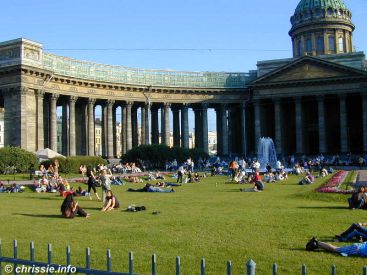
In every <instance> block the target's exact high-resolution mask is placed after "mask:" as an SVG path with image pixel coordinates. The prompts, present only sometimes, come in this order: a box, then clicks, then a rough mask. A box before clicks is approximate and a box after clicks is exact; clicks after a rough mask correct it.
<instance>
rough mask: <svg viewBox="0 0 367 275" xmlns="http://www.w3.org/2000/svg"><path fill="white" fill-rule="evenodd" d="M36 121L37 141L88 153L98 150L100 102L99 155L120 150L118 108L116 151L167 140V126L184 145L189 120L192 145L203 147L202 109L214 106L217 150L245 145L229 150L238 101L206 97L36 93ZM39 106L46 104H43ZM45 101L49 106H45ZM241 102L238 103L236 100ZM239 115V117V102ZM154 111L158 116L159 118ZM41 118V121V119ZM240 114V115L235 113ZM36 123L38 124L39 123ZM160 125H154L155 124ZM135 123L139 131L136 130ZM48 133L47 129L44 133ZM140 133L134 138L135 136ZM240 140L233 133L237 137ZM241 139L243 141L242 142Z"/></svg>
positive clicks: (69, 151)
mask: <svg viewBox="0 0 367 275" xmlns="http://www.w3.org/2000/svg"><path fill="white" fill-rule="evenodd" d="M37 104H38V106H39V108H37V112H38V115H37V118H38V121H37V125H38V128H39V129H40V136H43V134H42V133H41V130H43V125H47V127H46V128H48V129H47V130H46V133H45V134H44V136H45V139H44V141H42V140H39V143H40V144H39V147H40V148H41V147H42V146H41V144H42V143H43V144H44V147H47V146H49V147H50V148H51V149H52V150H55V151H57V143H58V142H62V152H60V153H63V154H64V155H70V156H75V155H89V156H94V155H98V154H100V153H99V152H96V146H95V121H96V119H95V117H96V115H95V110H96V106H101V108H102V119H101V124H102V127H101V128H102V135H101V137H102V141H101V144H102V155H103V156H106V157H108V158H112V157H114V156H117V155H120V152H117V150H118V149H117V146H116V121H117V120H116V109H117V108H119V107H120V108H121V119H120V121H121V133H120V138H121V141H119V142H120V144H121V153H122V154H125V153H126V152H127V151H129V150H130V149H132V148H133V147H135V146H137V145H138V144H165V145H168V146H169V145H170V136H171V132H172V133H173V144H172V145H173V146H177V147H183V148H189V146H190V145H189V139H190V136H189V135H190V133H189V124H190V123H194V125H190V126H191V127H194V128H195V148H201V149H203V150H204V151H205V152H208V109H209V108H214V109H215V111H216V114H217V115H216V116H217V121H216V122H217V145H218V150H217V151H218V154H219V155H229V154H230V153H236V154H242V153H243V154H245V150H246V146H242V147H241V148H242V151H241V152H233V150H232V151H231V148H230V143H231V140H230V138H229V136H230V132H231V129H230V125H231V123H230V121H229V120H230V112H231V110H232V109H233V108H239V104H232V105H231V104H229V105H228V104H218V103H216V104H210V105H209V104H208V103H195V104H186V103H180V104H179V103H147V102H133V101H114V100H99V99H93V98H81V97H80V98H78V97H76V96H64V95H60V96H59V95H58V94H47V93H46V95H45V93H43V94H42V95H41V94H40V96H39V100H38V101H37ZM44 106H46V108H45V110H46V111H45V110H44V108H43V107H44ZM48 106H49V107H48ZM57 106H62V119H61V120H62V123H61V128H62V130H61V132H62V135H61V136H62V138H61V140H59V141H57V115H56V114H57V112H56V110H57ZM241 106H242V105H241ZM139 108H140V113H141V121H140V122H138V116H137V113H138V109H139ZM190 108H192V110H193V111H194V114H195V121H193V122H190V123H189V109H190ZM240 109H241V110H242V114H241V118H244V117H245V108H240ZM159 112H160V118H161V122H160V123H159V121H158V119H159ZM170 112H172V118H173V119H172V121H173V127H172V128H173V129H172V130H171V129H170ZM43 119H44V120H46V121H42V120H43ZM239 119H240V118H239ZM41 125H42V126H41ZM241 125H242V126H241V127H242V128H241V129H242V130H241V133H236V135H241V134H242V135H243V137H244V136H245V135H246V129H245V123H243V124H241ZM159 126H160V129H159ZM138 128H140V135H138ZM47 133H48V134H47ZM139 136H140V139H139V140H138V137H139ZM241 140H245V138H241V137H240V136H238V141H239V142H240V141H241ZM243 143H245V142H243Z"/></svg>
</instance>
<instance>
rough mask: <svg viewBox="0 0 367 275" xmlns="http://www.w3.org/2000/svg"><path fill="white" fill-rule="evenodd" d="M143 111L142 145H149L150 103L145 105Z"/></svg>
mask: <svg viewBox="0 0 367 275" xmlns="http://www.w3.org/2000/svg"><path fill="white" fill-rule="evenodd" d="M144 109H145V114H144V116H145V127H144V128H145V135H144V143H145V144H147V145H148V144H150V127H149V114H150V103H146V104H145V106H144Z"/></svg>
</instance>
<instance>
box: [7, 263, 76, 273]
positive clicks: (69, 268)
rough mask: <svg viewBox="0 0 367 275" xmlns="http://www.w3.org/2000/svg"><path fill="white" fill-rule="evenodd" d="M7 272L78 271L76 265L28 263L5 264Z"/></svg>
mask: <svg viewBox="0 0 367 275" xmlns="http://www.w3.org/2000/svg"><path fill="white" fill-rule="evenodd" d="M4 271H5V273H13V272H14V271H15V272H16V273H19V274H32V273H34V274H46V273H55V274H57V273H59V274H64V273H76V267H74V266H71V265H68V266H61V265H59V266H49V265H47V266H35V265H31V266H27V265H17V266H13V265H12V264H7V265H5V266H4Z"/></svg>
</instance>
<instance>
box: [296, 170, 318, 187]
mask: <svg viewBox="0 0 367 275" xmlns="http://www.w3.org/2000/svg"><path fill="white" fill-rule="evenodd" d="M314 181H315V177H314V176H313V175H312V174H311V173H310V172H307V173H306V176H305V177H304V178H303V179H302V180H301V181H300V182H299V184H300V185H305V184H311V183H313V182H314Z"/></svg>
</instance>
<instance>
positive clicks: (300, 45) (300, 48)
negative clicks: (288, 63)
mask: <svg viewBox="0 0 367 275" xmlns="http://www.w3.org/2000/svg"><path fill="white" fill-rule="evenodd" d="M297 55H298V56H301V55H302V41H301V40H298V43H297Z"/></svg>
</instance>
